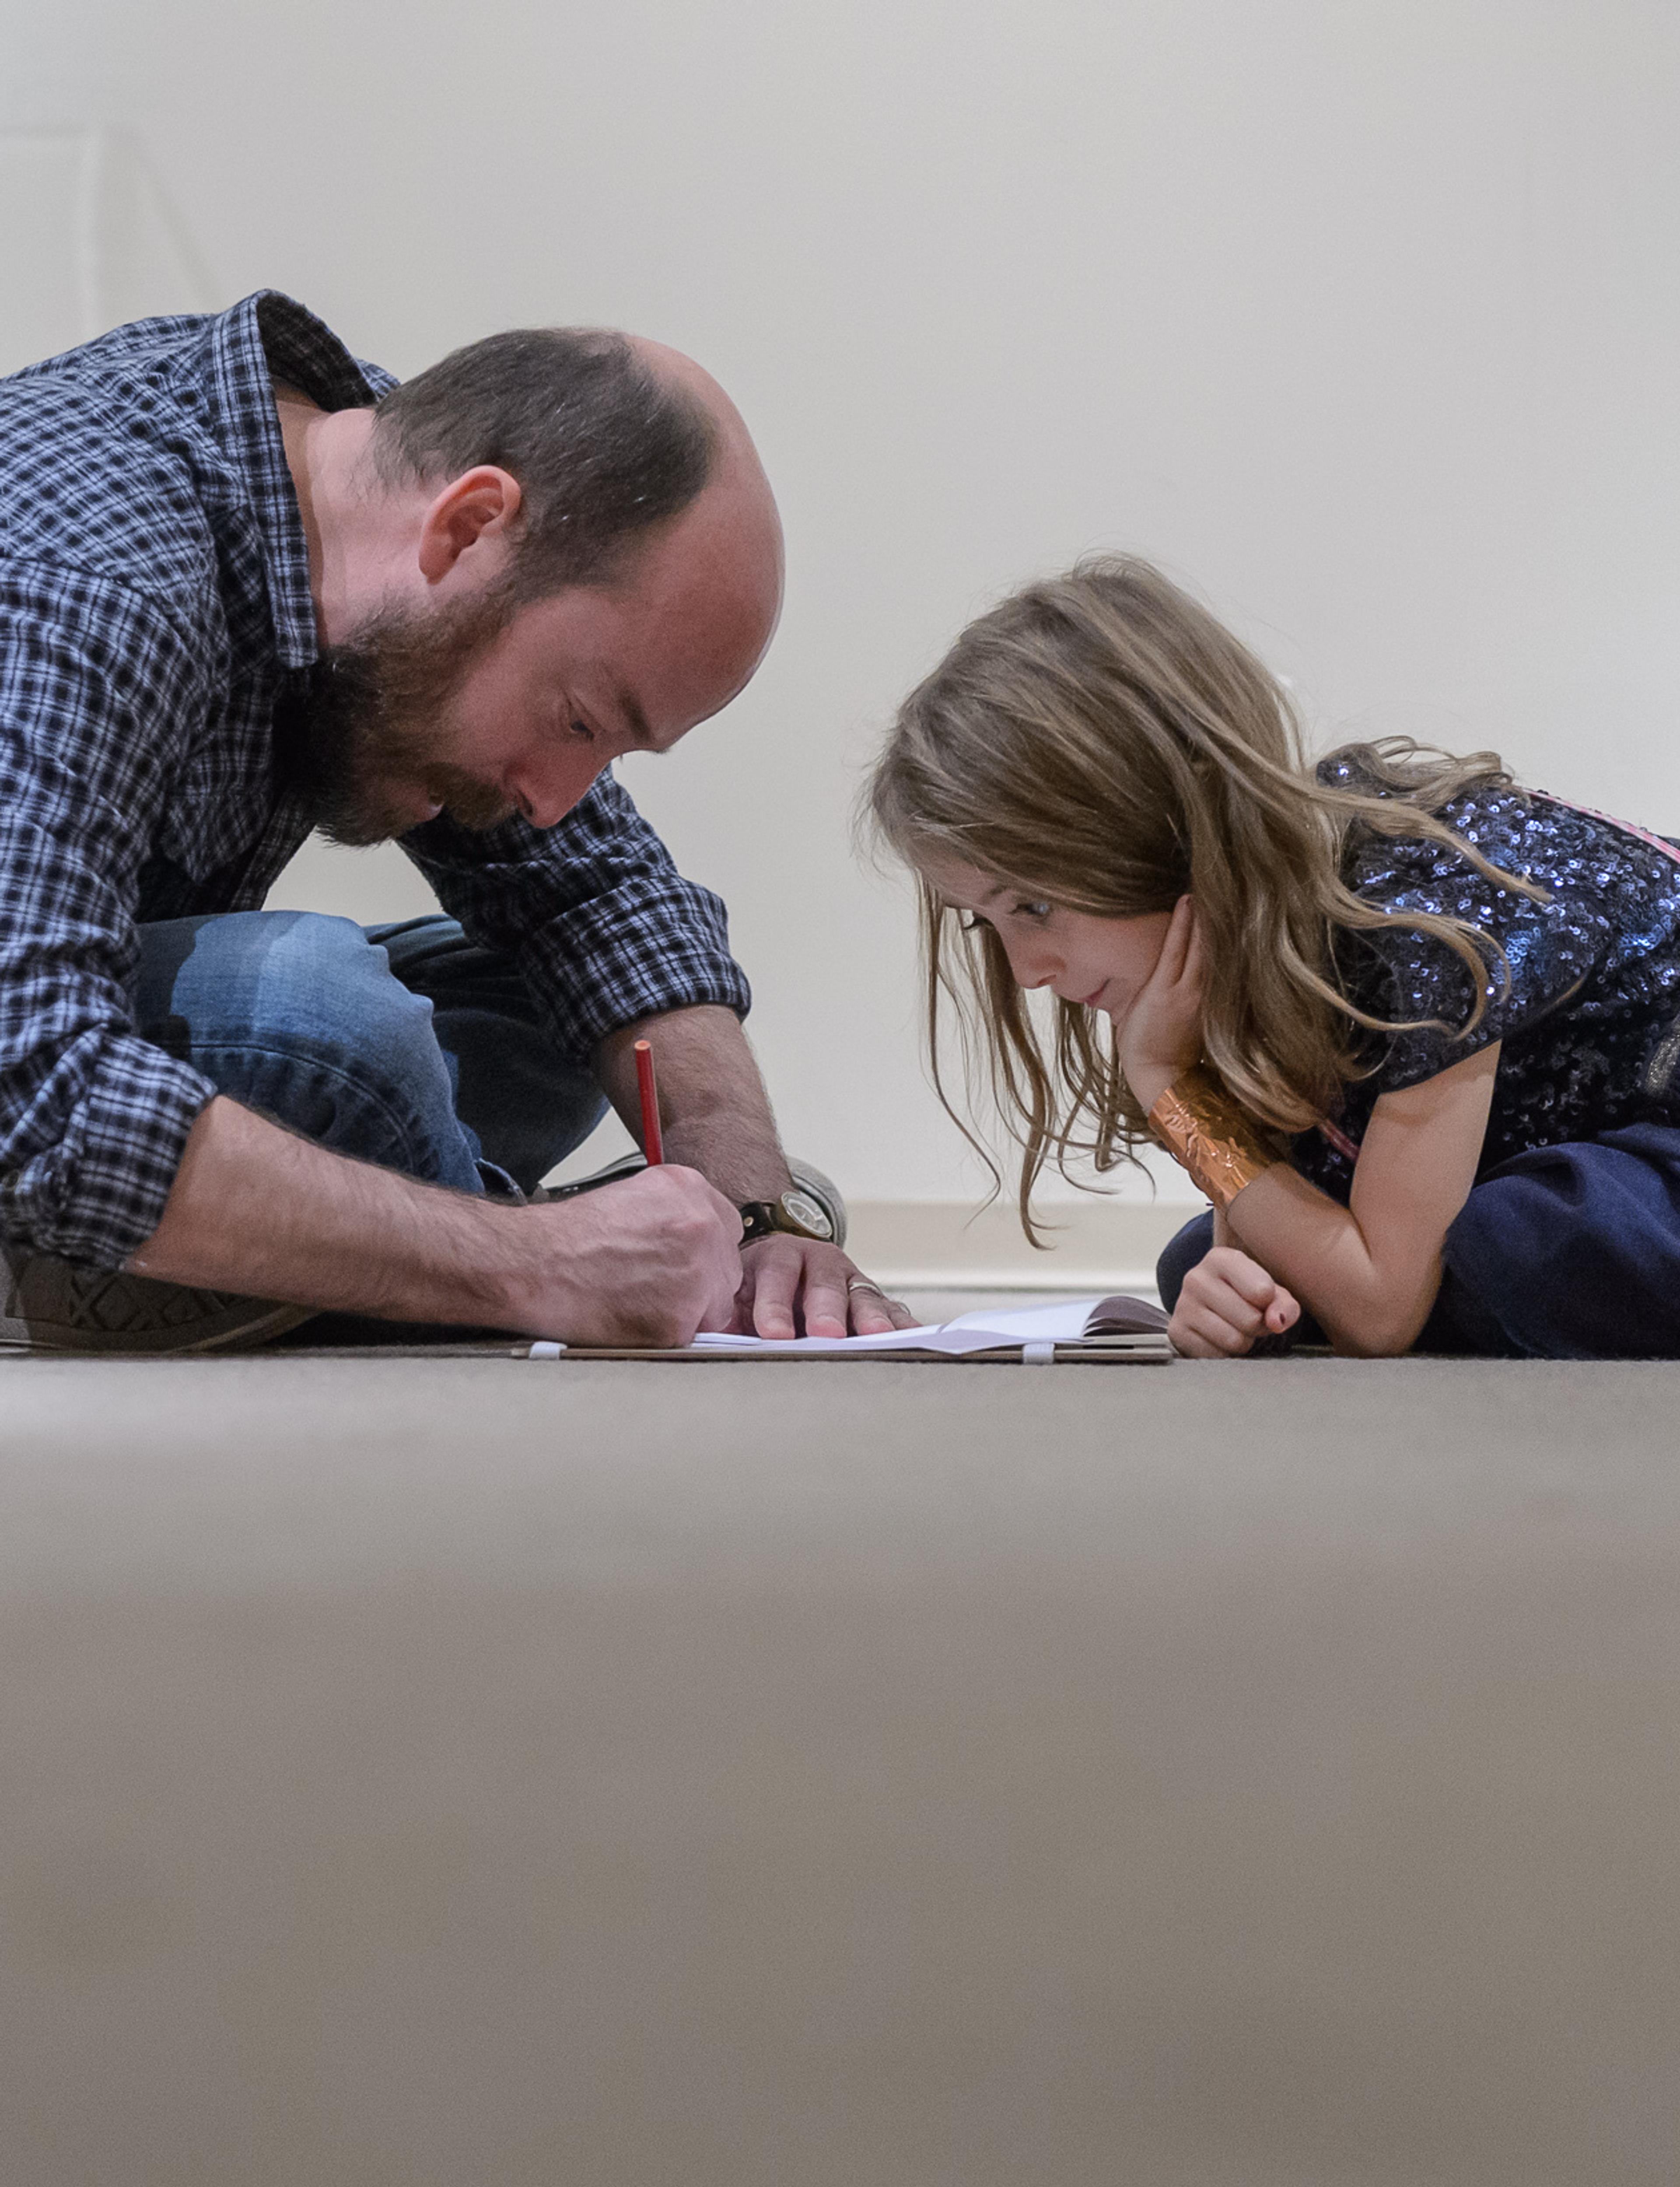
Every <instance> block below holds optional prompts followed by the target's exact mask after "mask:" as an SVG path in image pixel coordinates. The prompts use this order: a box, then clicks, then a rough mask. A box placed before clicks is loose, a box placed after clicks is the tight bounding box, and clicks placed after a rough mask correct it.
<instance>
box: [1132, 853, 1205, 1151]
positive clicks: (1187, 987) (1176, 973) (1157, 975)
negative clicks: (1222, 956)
mask: <svg viewBox="0 0 1680 2187" xmlns="http://www.w3.org/2000/svg"><path fill="white" fill-rule="evenodd" d="M1115 1042H1116V1046H1117V1049H1118V1052H1119V1057H1120V1067H1121V1071H1123V1072H1124V1073H1125V1074H1126V1082H1127V1085H1128V1086H1129V1087H1130V1088H1132V1094H1133V1095H1134V1096H1135V1097H1136V1099H1137V1101H1138V1105H1139V1106H1140V1107H1141V1108H1143V1109H1146V1110H1147V1109H1152V1108H1154V1106H1155V1103H1156V1102H1157V1101H1159V1100H1160V1097H1161V1095H1162V1094H1165V1093H1166V1089H1167V1088H1168V1087H1169V1086H1171V1085H1172V1082H1173V1080H1174V1079H1175V1078H1177V1077H1178V1076H1179V1075H1180V1074H1181V1072H1183V1071H1188V1069H1189V1068H1190V1066H1191V1065H1192V1064H1193V1063H1195V1062H1197V1061H1199V1060H1200V1056H1201V1052H1202V953H1201V937H1200V934H1199V932H1198V931H1197V928H1196V908H1195V903H1194V900H1193V899H1192V898H1191V897H1188V896H1181V897H1179V899H1178V901H1177V903H1176V904H1175V905H1174V906H1173V909H1172V923H1171V925H1169V926H1168V927H1167V930H1166V940H1165V941H1164V942H1162V943H1161V946H1160V956H1159V957H1158V958H1156V959H1155V970H1154V971H1153V972H1151V973H1150V975H1149V978H1148V979H1147V980H1146V981H1144V983H1143V987H1142V988H1141V990H1140V991H1139V992H1138V999H1137V1001H1136V1002H1135V1003H1133V1004H1132V1007H1131V1009H1129V1010H1128V1011H1127V1014H1126V1015H1125V1017H1124V1018H1123V1019H1122V1020H1121V1022H1120V1024H1119V1025H1118V1026H1116V1028H1115Z"/></svg>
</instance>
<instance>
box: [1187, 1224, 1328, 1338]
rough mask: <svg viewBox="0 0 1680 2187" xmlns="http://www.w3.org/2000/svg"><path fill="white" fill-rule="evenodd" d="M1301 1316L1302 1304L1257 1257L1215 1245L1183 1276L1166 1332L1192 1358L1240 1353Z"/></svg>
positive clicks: (1282, 1331) (1285, 1327) (1280, 1332)
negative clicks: (1275, 1279)
mask: <svg viewBox="0 0 1680 2187" xmlns="http://www.w3.org/2000/svg"><path fill="white" fill-rule="evenodd" d="M1300 1319H1301V1307H1300V1305H1299V1304H1298V1303H1297V1302H1296V1301H1295V1298H1294V1297H1293V1296H1291V1295H1290V1294H1289V1292H1288V1291H1286V1290H1284V1287H1283V1285H1281V1284H1280V1283H1277V1282H1274V1281H1273V1279H1272V1278H1271V1277H1270V1276H1268V1275H1267V1273H1266V1271H1265V1269H1264V1268H1261V1265H1260V1263H1259V1262H1258V1261H1251V1260H1250V1258H1249V1257H1248V1255H1247V1254H1246V1253H1239V1251H1237V1248H1236V1247H1235V1246H1234V1245H1216V1246H1215V1247H1214V1248H1213V1250H1212V1251H1211V1252H1210V1253H1207V1254H1205V1255H1204V1256H1203V1257H1202V1258H1201V1259H1200V1261H1198V1262H1197V1263H1196V1265H1195V1267H1194V1268H1192V1269H1191V1271H1190V1273H1189V1274H1188V1276H1186V1277H1185V1279H1184V1288H1183V1290H1181V1291H1180V1292H1179V1294H1178V1303H1177V1306H1176V1307H1174V1308H1173V1313H1172V1320H1171V1322H1170V1323H1169V1324H1167V1330H1166V1333H1167V1335H1168V1336H1169V1337H1171V1338H1172V1342H1173V1345H1174V1346H1175V1347H1176V1348H1177V1350H1178V1351H1180V1352H1183V1353H1184V1354H1185V1356H1186V1357H1187V1358H1191V1359H1239V1358H1241V1357H1242V1355H1243V1354H1244V1352H1248V1351H1251V1350H1252V1349H1253V1347H1254V1345H1255V1344H1256V1341H1257V1340H1258V1339H1259V1338H1261V1337H1262V1336H1281V1335H1283V1333H1284V1330H1286V1329H1293V1328H1294V1327H1295V1324H1296V1322H1298V1321H1299V1320H1300Z"/></svg>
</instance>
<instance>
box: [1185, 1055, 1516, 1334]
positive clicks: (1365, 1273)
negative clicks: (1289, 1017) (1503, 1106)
mask: <svg viewBox="0 0 1680 2187" xmlns="http://www.w3.org/2000/svg"><path fill="white" fill-rule="evenodd" d="M1498 1067H1499V1046H1498V1043H1497V1042H1495V1043H1493V1044H1492V1046H1491V1047H1488V1048H1483V1049H1478V1050H1477V1051H1476V1053H1475V1054H1474V1055H1467V1056H1466V1057H1465V1058H1464V1061H1463V1062H1462V1063H1455V1064H1453V1065H1452V1066H1451V1067H1450V1069H1448V1070H1446V1071H1441V1073H1440V1074H1439V1075H1438V1076H1437V1077H1434V1078H1426V1079H1425V1080H1424V1082H1423V1084H1422V1085H1420V1086H1408V1087H1407V1088H1406V1090H1405V1091H1404V1092H1403V1093H1401V1094H1384V1095H1383V1096H1382V1097H1381V1099H1379V1101H1378V1103H1377V1105H1376V1107H1375V1109H1374V1110H1373V1111H1372V1115H1371V1122H1370V1125H1369V1127H1368V1130H1367V1131H1366V1133H1365V1140H1364V1144H1363V1146H1362V1147H1361V1148H1360V1150H1359V1161H1358V1166H1357V1168H1356V1169H1355V1171H1354V1172H1353V1193H1352V1198H1351V1203H1350V1205H1349V1206H1346V1207H1340V1206H1338V1205H1337V1204H1336V1202H1335V1201H1334V1200H1331V1199H1329V1198H1328V1197H1327V1196H1326V1195H1324V1194H1323V1193H1322V1192H1320V1191H1319V1190H1318V1188H1317V1186H1316V1185H1312V1184H1309V1183H1307V1181H1306V1178H1304V1177H1301V1176H1299V1175H1298V1174H1297V1173H1296V1172H1295V1171H1294V1170H1292V1169H1291V1168H1289V1166H1288V1164H1287V1163H1284V1162H1279V1163H1278V1165H1277V1166H1276V1167H1274V1168H1272V1169H1268V1170H1267V1171H1266V1172H1265V1173H1264V1174H1263V1175H1262V1176H1261V1177H1257V1178H1256V1179H1255V1181H1254V1183H1252V1184H1250V1185H1248V1186H1245V1188H1244V1189H1243V1190H1242V1191H1241V1192H1239V1194H1238V1195H1237V1196H1236V1198H1235V1199H1234V1200H1233V1201H1232V1202H1231V1205H1230V1206H1229V1208H1228V1210H1227V1211H1226V1218H1227V1221H1228V1223H1229V1226H1230V1229H1231V1233H1232V1235H1233V1239H1234V1240H1235V1242H1236V1243H1237V1244H1238V1245H1240V1246H1241V1247H1242V1249H1243V1250H1244V1251H1245V1252H1247V1253H1250V1254H1251V1255H1252V1256H1253V1257H1254V1258H1255V1259H1256V1261H1258V1262H1260V1263H1261V1266H1262V1267H1263V1268H1266V1269H1267V1271H1268V1272H1269V1273H1271V1274H1272V1275H1273V1276H1274V1277H1276V1278H1277V1279H1278V1281H1279V1282H1280V1283H1283V1284H1286V1285H1288V1286H1289V1290H1292V1291H1293V1292H1294V1293H1295V1296H1296V1297H1297V1298H1298V1299H1300V1300H1301V1302H1302V1303H1303V1304H1304V1305H1305V1306H1306V1307H1309V1308H1310V1309H1311V1310H1312V1313H1314V1314H1315V1315H1316V1316H1317V1317H1318V1323H1319V1325H1320V1326H1321V1327H1322V1328H1323V1330H1324V1333H1325V1334H1326V1335H1328V1336H1329V1340H1330V1341H1331V1343H1332V1344H1334V1346H1335V1347H1336V1350H1337V1351H1338V1352H1360V1353H1365V1354H1368V1355H1385V1354H1389V1353H1392V1352H1407V1351H1409V1350H1410V1349H1411V1347H1412V1346H1413V1343H1415V1342H1416V1341H1417V1338H1418V1335H1419V1331H1420V1330H1422V1328H1423V1325H1424V1323H1425V1322H1426V1321H1427V1320H1428V1319H1429V1316H1430V1307H1432V1306H1433V1305H1434V1304H1435V1299H1436V1292H1437V1291H1438V1290H1440V1289H1441V1245H1442V1242H1443V1240H1445V1238H1446V1236H1447V1229H1448V1228H1449V1227H1450V1225H1451V1224H1452V1220H1453V1218H1454V1217H1455V1216H1457V1215H1458V1212H1459V1210H1460V1209H1461V1208H1462V1207H1463V1206H1464V1202H1465V1200H1468V1199H1469V1193H1470V1187H1471V1186H1472V1185H1473V1184H1474V1183H1475V1173H1476V1165H1477V1163H1478V1161H1480V1160H1481V1143H1482V1138H1483V1136H1484V1134H1485V1133H1486V1130H1487V1114H1488V1109H1489V1105H1490V1104H1491V1103H1492V1099H1493V1077H1494V1073H1495V1071H1497V1069H1498Z"/></svg>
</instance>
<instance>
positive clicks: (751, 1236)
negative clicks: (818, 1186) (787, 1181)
mask: <svg viewBox="0 0 1680 2187" xmlns="http://www.w3.org/2000/svg"><path fill="white" fill-rule="evenodd" d="M776 1230H785V1231H786V1232H787V1233H788V1234H789V1236H790V1237H794V1238H815V1239H816V1240H818V1243H819V1244H821V1245H829V1244H830V1243H832V1241H833V1239H834V1224H833V1223H831V1222H830V1221H829V1217H828V1212H827V1211H826V1210H825V1209H824V1208H823V1206H821V1205H820V1203H819V1202H818V1201H817V1200H813V1199H812V1196H811V1195H810V1194H809V1193H808V1192H801V1191H800V1190H798V1189H797V1188H795V1189H794V1190H793V1191H791V1192H784V1194H783V1195H781V1197H780V1198H779V1199H778V1200H748V1201H747V1202H746V1203H745V1205H744V1206H743V1207H742V1209H741V1243H742V1245H756V1243H757V1241H758V1240H759V1239H761V1238H767V1237H769V1236H770V1234H771V1233H772V1232H773V1231H776Z"/></svg>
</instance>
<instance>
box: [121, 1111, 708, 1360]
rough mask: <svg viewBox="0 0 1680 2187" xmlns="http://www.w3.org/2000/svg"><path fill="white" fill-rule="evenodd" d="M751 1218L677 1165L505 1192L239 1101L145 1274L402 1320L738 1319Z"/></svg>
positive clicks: (164, 1228) (199, 1161)
mask: <svg viewBox="0 0 1680 2187" xmlns="http://www.w3.org/2000/svg"><path fill="white" fill-rule="evenodd" d="M739 1233H740V1220H739V1217H738V1216H737V1214H736V1212H735V1210H734V1209H733V1207H732V1206H730V1205H729V1203H728V1201H726V1200H722V1199H721V1198H720V1197H719V1195H717V1194H716V1192H715V1191H714V1190H713V1189H712V1188H711V1186H710V1185H709V1184H707V1183H705V1180H704V1178H700V1177H699V1176H697V1175H696V1174H695V1172H694V1171H693V1170H692V1169H688V1168H684V1167H677V1166H674V1165H673V1166H671V1167H666V1168H664V1169H656V1170H649V1171H647V1172H643V1174H642V1175H641V1176H638V1177H635V1178H627V1179H626V1180H625V1181H624V1182H623V1183H619V1184H615V1185H610V1186H609V1187H608V1188H607V1189H605V1190H604V1191H602V1192H593V1193H586V1194H584V1195H582V1196H581V1197H580V1198H578V1199H576V1200H563V1201H559V1202H557V1203H556V1204H555V1205H554V1206H546V1207H544V1206H538V1207H505V1206H496V1205H494V1204H493V1203H486V1201H484V1200H478V1199H475V1198H473V1197H471V1196H470V1195H468V1194H466V1193H459V1192H447V1191H445V1190H443V1189H441V1188H440V1187H438V1186H435V1185H426V1184H418V1183H415V1182H414V1180H413V1178H406V1177H402V1176H400V1175H398V1174H397V1172H395V1171H394V1170H386V1169H375V1168H374V1167H371V1166H370V1165H369V1164H368V1163H365V1162H357V1161H347V1160H346V1158H345V1157H344V1156H343V1155H335V1154H332V1153H329V1151H328V1150H327V1149H326V1148H324V1147H318V1146H316V1145H315V1144H313V1143H312V1141H310V1140H307V1139H301V1138H293V1137H292V1135H291V1134H290V1133H288V1132H284V1131H282V1130H281V1129H280V1128H279V1127H278V1125H276V1124H271V1123H268V1122H266V1121H265V1120H264V1119H263V1118H262V1117H261V1116H254V1115H253V1114H252V1112H251V1111H250V1110H249V1109H243V1108H241V1107H240V1106H239V1104H238V1103H237V1102H234V1101H229V1100H227V1099H217V1100H215V1101H212V1102H211V1105H210V1106H209V1107H208V1108H207V1109H206V1110H205V1111H204V1114H203V1115H202V1116H200V1117H199V1121H198V1122H197V1123H196V1124H195V1125H194V1127H193V1133H192V1136H191V1138H189V1139H188V1143H187V1152H186V1155H185V1158H184V1159H183V1162H182V1164H181V1167H180V1170H179V1172H177V1176H176V1179H175V1184H174V1188H173V1189H172V1190H171V1193H170V1195H169V1200H168V1202H167V1205H166V1206H165V1209H164V1213H163V1220H162V1221H161V1222H160V1223H159V1225H158V1227H157V1228H156V1229H155V1231H154V1232H153V1234H152V1235H151V1237H150V1238H149V1239H148V1240H147V1241H146V1243H145V1244H144V1245H143V1246H142V1247H141V1248H140V1250H139V1251H138V1253H136V1254H135V1255H134V1256H133V1257H132V1260H131V1261H130V1262H129V1266H130V1268H132V1269H133V1270H134V1272H135V1273H137V1274H139V1275H145V1276H156V1277H160V1278H163V1279H166V1280H168V1281H171V1282H175V1283H183V1284H192V1285H196V1286H198V1287H199V1288H208V1289H211V1290H230V1291H242V1292H244V1293H245V1294H246V1295H247V1296H254V1297H257V1298H273V1299H285V1300H289V1301H290V1302H293V1303H295V1304H296V1305H299V1306H312V1307H323V1308H328V1309H334V1308H336V1309H339V1310H340V1311H344V1312H348V1313H368V1314H376V1315H379V1316H381V1317H382V1318H385V1319H387V1320H394V1321H432V1322H472V1323H482V1324H487V1325H488V1326H490V1327H492V1328H495V1329H511V1330H522V1331H524V1332H525V1333H526V1334H527V1335H532V1336H554V1337H560V1338H563V1339H564V1340H565V1341H566V1342H568V1343H579V1344H651V1345H671V1344H686V1343H688V1341H689V1339H690V1338H691V1337H692V1336H693V1335H694V1331H695V1330H697V1329H724V1328H727V1327H728V1324H729V1321H730V1318H731V1316H732V1314H733V1308H734V1298H735V1292H736V1290H737V1288H738V1286H739V1283H740V1279H741V1257H740V1254H739V1251H738V1250H737V1246H738V1242H739Z"/></svg>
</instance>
